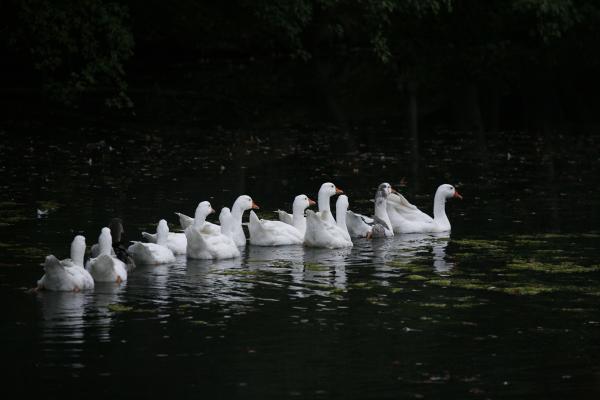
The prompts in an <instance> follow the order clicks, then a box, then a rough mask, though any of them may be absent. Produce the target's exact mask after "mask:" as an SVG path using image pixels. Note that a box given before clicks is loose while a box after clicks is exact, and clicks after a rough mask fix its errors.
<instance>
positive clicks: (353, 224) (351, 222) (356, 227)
mask: <svg viewBox="0 0 600 400" xmlns="http://www.w3.org/2000/svg"><path fill="white" fill-rule="evenodd" d="M395 192H396V191H395V190H394V189H392V186H391V185H390V184H389V183H387V182H384V183H382V184H380V185H379V187H378V188H377V192H375V215H374V216H373V218H369V217H367V216H365V215H362V214H357V213H354V212H352V211H350V210H348V212H347V225H348V232H349V233H350V236H351V237H366V238H368V239H370V238H372V237H392V236H394V231H393V230H392V223H391V221H390V218H389V216H388V212H387V199H388V196H389V195H390V194H391V193H395Z"/></svg>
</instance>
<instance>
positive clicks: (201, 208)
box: [194, 201, 215, 220]
mask: <svg viewBox="0 0 600 400" xmlns="http://www.w3.org/2000/svg"><path fill="white" fill-rule="evenodd" d="M214 212H215V210H214V209H213V208H212V206H211V205H210V203H209V202H208V201H203V202H201V203H200V204H198V207H196V212H195V213H194V220H196V219H200V220H204V219H205V218H206V217H207V216H208V215H209V214H212V213H214Z"/></svg>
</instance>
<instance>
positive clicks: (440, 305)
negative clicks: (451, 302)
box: [420, 303, 448, 308]
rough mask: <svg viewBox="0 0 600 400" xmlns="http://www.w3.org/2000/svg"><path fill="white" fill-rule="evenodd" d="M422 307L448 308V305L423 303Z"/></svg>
mask: <svg viewBox="0 0 600 400" xmlns="http://www.w3.org/2000/svg"><path fill="white" fill-rule="evenodd" d="M420 306H421V307H432V308H446V307H448V305H447V304H446V303H421V304H420Z"/></svg>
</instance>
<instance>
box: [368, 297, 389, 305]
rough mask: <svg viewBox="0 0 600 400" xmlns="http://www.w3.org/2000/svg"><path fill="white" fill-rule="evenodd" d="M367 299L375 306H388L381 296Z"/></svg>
mask: <svg viewBox="0 0 600 400" xmlns="http://www.w3.org/2000/svg"><path fill="white" fill-rule="evenodd" d="M366 301H367V303H369V304H373V305H375V306H382V307H387V306H388V304H387V303H386V302H384V301H383V300H382V299H381V298H379V297H367V298H366Z"/></svg>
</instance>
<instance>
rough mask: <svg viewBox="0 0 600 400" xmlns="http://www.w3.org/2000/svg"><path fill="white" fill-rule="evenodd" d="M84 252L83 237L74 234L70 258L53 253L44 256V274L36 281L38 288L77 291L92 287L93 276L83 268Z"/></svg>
mask: <svg viewBox="0 0 600 400" xmlns="http://www.w3.org/2000/svg"><path fill="white" fill-rule="evenodd" d="M84 253H85V238H84V237H83V236H81V235H77V236H75V239H73V242H72V243H71V258H70V259H69V258H67V259H64V260H59V259H58V258H56V257H54V256H53V255H49V256H47V257H46V260H45V262H44V271H45V274H44V276H42V278H41V279H40V280H39V281H38V282H37V288H38V289H46V290H54V291H68V292H71V291H73V292H79V291H80V290H86V289H93V288H94V278H92V276H91V275H90V273H89V272H88V271H86V270H85V268H83V256H84Z"/></svg>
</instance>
